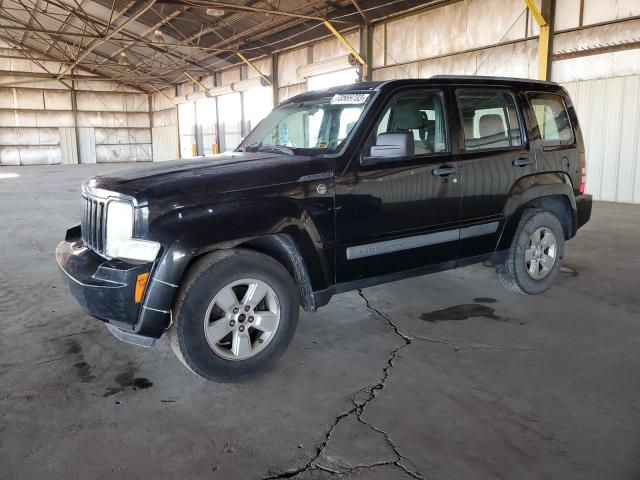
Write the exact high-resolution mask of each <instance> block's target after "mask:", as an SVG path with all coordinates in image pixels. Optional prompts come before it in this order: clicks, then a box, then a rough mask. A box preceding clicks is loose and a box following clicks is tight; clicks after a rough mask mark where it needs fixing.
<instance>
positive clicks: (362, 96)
mask: <svg viewBox="0 0 640 480" xmlns="http://www.w3.org/2000/svg"><path fill="white" fill-rule="evenodd" d="M368 98H369V94H368V93H336V94H335V95H334V96H333V98H332V99H331V105H346V104H348V105H360V104H362V103H364V102H366V101H367V99H368Z"/></svg>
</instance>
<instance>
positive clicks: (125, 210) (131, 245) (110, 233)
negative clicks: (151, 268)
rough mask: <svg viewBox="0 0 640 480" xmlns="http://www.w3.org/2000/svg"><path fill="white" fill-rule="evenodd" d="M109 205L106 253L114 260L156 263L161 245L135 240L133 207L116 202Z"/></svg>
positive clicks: (125, 203)
mask: <svg viewBox="0 0 640 480" xmlns="http://www.w3.org/2000/svg"><path fill="white" fill-rule="evenodd" d="M108 205H109V206H108V207H107V246H106V249H105V253H106V254H107V255H108V256H109V257H114V258H130V259H133V260H143V261H147V262H152V261H154V260H155V259H156V256H157V255H158V250H160V244H158V243H156V242H149V241H147V240H138V239H135V238H133V205H131V204H130V203H127V202H120V201H114V200H112V201H110V202H109V204H108Z"/></svg>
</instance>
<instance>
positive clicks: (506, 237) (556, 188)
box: [496, 172, 577, 251]
mask: <svg viewBox="0 0 640 480" xmlns="http://www.w3.org/2000/svg"><path fill="white" fill-rule="evenodd" d="M554 197H555V198H560V199H562V200H563V201H566V202H567V204H568V206H569V209H570V210H571V218H568V219H567V221H568V222H569V224H568V225H567V227H568V228H567V231H566V232H565V233H566V235H567V237H568V238H571V237H573V236H574V235H575V233H576V231H577V209H576V200H575V195H574V193H573V186H572V184H571V180H570V178H569V176H568V175H567V174H566V173H565V172H546V173H540V174H534V175H530V176H527V177H523V178H521V179H519V180H518V181H517V182H516V183H515V184H514V185H513V187H512V188H511V191H510V192H509V196H508V198H507V201H506V202H505V206H504V209H503V216H504V218H505V219H506V221H505V224H504V227H503V229H502V233H501V235H500V240H499V241H498V246H497V248H496V250H498V251H500V250H507V249H509V247H510V246H511V242H512V241H513V237H514V235H515V232H516V229H517V228H518V224H519V223H520V219H521V218H522V214H523V212H524V211H525V210H526V209H527V208H529V207H538V208H546V209H548V210H551V211H554V213H556V215H558V216H559V217H561V218H560V220H561V221H562V220H563V219H562V211H561V209H559V208H558V207H557V206H555V205H552V204H551V203H550V202H549V199H551V198H554Z"/></svg>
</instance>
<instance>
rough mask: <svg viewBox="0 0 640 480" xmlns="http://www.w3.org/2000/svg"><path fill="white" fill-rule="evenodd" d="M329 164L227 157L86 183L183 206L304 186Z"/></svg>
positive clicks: (266, 156) (267, 156)
mask: <svg viewBox="0 0 640 480" xmlns="http://www.w3.org/2000/svg"><path fill="white" fill-rule="evenodd" d="M330 165H331V163H330V161H329V160H328V159H326V158H318V157H314V158H311V157H306V156H301V155H284V154H278V153H263V152H256V153H247V152H230V153H224V154H220V155H213V156H209V157H198V158H193V159H179V160H171V161H168V162H162V163H156V164H148V165H141V166H137V167H133V168H129V169H126V170H121V171H116V172H113V173H109V174H106V175H99V176H96V177H93V178H91V179H90V180H88V181H87V183H86V184H87V185H88V186H90V187H92V188H100V189H104V190H110V191H113V192H118V193H121V194H124V195H129V196H131V197H133V198H135V199H136V200H137V202H138V204H140V205H145V204H157V203H165V202H176V201H179V202H180V203H184V202H185V201H186V200H188V199H189V198H193V197H195V196H202V195H207V196H208V197H212V198H213V197H217V196H218V195H222V194H225V193H229V192H236V191H240V190H247V189H251V188H258V187H268V186H272V185H280V184H286V183H293V182H297V181H302V180H304V177H307V176H309V175H317V174H321V173H327V172H328V170H329V166H330Z"/></svg>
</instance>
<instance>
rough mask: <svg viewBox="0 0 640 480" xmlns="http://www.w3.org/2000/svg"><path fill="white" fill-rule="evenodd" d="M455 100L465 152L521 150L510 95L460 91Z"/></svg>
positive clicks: (516, 115) (517, 124)
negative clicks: (462, 131)
mask: <svg viewBox="0 0 640 480" xmlns="http://www.w3.org/2000/svg"><path fill="white" fill-rule="evenodd" d="M457 98H458V108H459V110H460V116H461V120H462V125H463V128H464V144H465V150H467V151H474V150H485V149H492V148H509V147H520V146H522V135H521V133H520V122H519V120H518V113H517V110H516V105H515V101H514V99H513V96H512V95H510V94H508V93H506V92H500V91H495V92H471V91H460V92H458V95H457Z"/></svg>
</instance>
